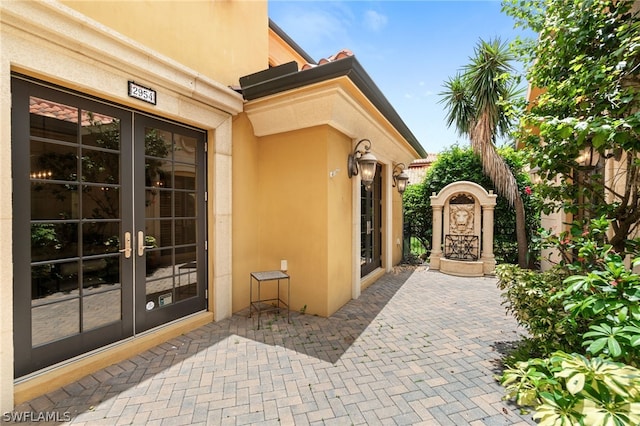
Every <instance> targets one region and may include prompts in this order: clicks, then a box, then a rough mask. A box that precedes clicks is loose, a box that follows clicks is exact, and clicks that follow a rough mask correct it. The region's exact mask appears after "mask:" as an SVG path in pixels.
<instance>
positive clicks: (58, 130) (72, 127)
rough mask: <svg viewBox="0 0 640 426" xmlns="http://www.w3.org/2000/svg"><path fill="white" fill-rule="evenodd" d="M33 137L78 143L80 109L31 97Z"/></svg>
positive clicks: (30, 111)
mask: <svg viewBox="0 0 640 426" xmlns="http://www.w3.org/2000/svg"><path fill="white" fill-rule="evenodd" d="M29 113H30V123H31V136H37V137H41V138H48V139H55V140H59V141H68V142H77V140H78V109H77V108H75V107H72V106H69V105H64V104H61V103H58V102H53V101H50V100H47V99H42V98H37V97H34V96H31V97H30V98H29Z"/></svg>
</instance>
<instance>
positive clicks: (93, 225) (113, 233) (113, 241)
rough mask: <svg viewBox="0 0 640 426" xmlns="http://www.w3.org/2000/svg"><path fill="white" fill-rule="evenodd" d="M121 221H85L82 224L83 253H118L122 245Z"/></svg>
mask: <svg viewBox="0 0 640 426" xmlns="http://www.w3.org/2000/svg"><path fill="white" fill-rule="evenodd" d="M120 235H121V233H120V222H85V223H83V224H82V254H83V255H84V256H93V255H97V254H105V253H116V252H117V251H118V250H119V249H120V248H121V247H120Z"/></svg>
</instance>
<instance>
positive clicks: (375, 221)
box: [360, 164, 382, 277]
mask: <svg viewBox="0 0 640 426" xmlns="http://www.w3.org/2000/svg"><path fill="white" fill-rule="evenodd" d="M381 175H382V168H381V167H380V165H379V164H378V165H377V166H376V175H375V177H374V178H373V183H372V184H371V187H370V188H369V189H367V188H366V187H365V186H364V184H361V185H360V276H361V277H364V276H365V275H367V274H369V273H371V272H373V271H374V270H375V269H376V268H379V267H380V266H381V265H382V176H381Z"/></svg>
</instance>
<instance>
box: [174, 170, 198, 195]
mask: <svg viewBox="0 0 640 426" xmlns="http://www.w3.org/2000/svg"><path fill="white" fill-rule="evenodd" d="M175 180H176V184H175V187H176V188H178V189H191V190H194V189H196V166H190V165H185V164H176V175H175Z"/></svg>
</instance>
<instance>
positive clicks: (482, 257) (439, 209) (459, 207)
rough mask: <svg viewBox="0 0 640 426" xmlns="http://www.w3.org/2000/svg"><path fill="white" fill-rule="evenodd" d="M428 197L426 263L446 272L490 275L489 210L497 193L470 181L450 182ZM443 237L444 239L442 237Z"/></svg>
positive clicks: (491, 214) (491, 242)
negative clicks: (429, 224)
mask: <svg viewBox="0 0 640 426" xmlns="http://www.w3.org/2000/svg"><path fill="white" fill-rule="evenodd" d="M430 198H431V208H432V209H433V241H432V245H431V247H433V249H432V251H431V257H430V258H429V266H430V268H431V269H436V270H440V271H441V272H444V273H446V274H450V275H460V276H466V277H479V276H483V275H485V274H492V273H493V272H494V270H495V266H496V260H495V256H494V255H493V211H494V209H495V205H496V198H497V196H496V195H495V194H493V191H491V192H487V191H486V190H485V189H484V188H483V187H481V186H480V185H478V184H477V183H474V182H467V181H460V182H455V183H451V184H449V185H447V186H445V187H444V188H442V190H441V191H440V193H439V194H437V195H436V193H435V192H434V193H433V195H432V196H431V197H430ZM443 237H444V239H443Z"/></svg>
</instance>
